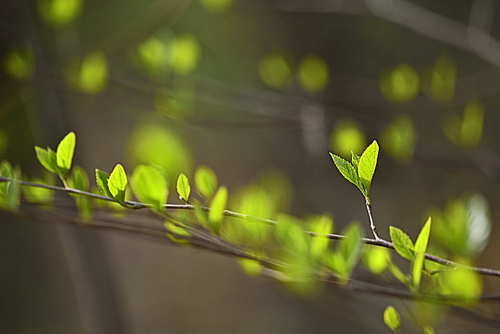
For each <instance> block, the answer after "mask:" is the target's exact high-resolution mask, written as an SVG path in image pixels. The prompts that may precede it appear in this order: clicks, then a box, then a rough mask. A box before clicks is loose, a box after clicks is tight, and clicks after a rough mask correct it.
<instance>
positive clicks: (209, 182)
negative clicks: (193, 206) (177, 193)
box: [194, 166, 217, 198]
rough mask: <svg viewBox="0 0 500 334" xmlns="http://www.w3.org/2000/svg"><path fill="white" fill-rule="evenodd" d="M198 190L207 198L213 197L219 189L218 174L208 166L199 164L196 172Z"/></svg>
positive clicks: (195, 179)
mask: <svg viewBox="0 0 500 334" xmlns="http://www.w3.org/2000/svg"><path fill="white" fill-rule="evenodd" d="M194 182H195V184H196V190H197V191H198V193H199V194H200V195H202V196H203V197H205V198H212V196H213V195H214V194H215V191H216V190H217V175H216V174H215V172H214V171H213V170H212V169H211V168H210V167H208V166H199V167H198V168H197V169H196V171H195V172H194Z"/></svg>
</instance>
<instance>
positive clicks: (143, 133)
mask: <svg viewBox="0 0 500 334" xmlns="http://www.w3.org/2000/svg"><path fill="white" fill-rule="evenodd" d="M128 156H129V159H130V162H131V163H132V165H137V164H146V165H147V164H150V163H152V162H153V163H155V164H157V165H159V166H161V167H163V168H164V169H165V171H166V172H167V174H168V181H169V182H168V183H169V184H170V185H175V181H176V180H177V176H178V175H179V174H180V173H183V172H184V173H189V171H191V169H192V165H193V157H192V153H191V151H190V149H189V147H188V146H187V144H186V143H185V142H184V140H183V139H182V137H181V136H180V135H179V134H178V133H176V132H175V131H174V130H173V129H171V128H169V127H168V126H162V125H161V124H159V123H155V122H150V121H145V122H143V123H140V124H138V125H137V127H136V128H135V129H134V131H133V132H132V135H131V138H130V141H129V145H128Z"/></svg>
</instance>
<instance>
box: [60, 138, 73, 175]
mask: <svg viewBox="0 0 500 334" xmlns="http://www.w3.org/2000/svg"><path fill="white" fill-rule="evenodd" d="M75 145H76V136H75V133H74V132H70V133H68V134H67V135H66V136H65V137H64V138H63V139H62V140H61V142H60V143H59V145H58V146H57V151H56V161H57V167H59V170H60V171H61V172H62V174H63V175H62V176H63V177H66V175H67V173H68V171H69V170H70V169H71V163H72V161H73V154H74V153H75Z"/></svg>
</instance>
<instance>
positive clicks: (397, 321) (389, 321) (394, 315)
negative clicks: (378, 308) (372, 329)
mask: <svg viewBox="0 0 500 334" xmlns="http://www.w3.org/2000/svg"><path fill="white" fill-rule="evenodd" d="M384 322H385V324H386V325H387V327H389V328H390V329H392V330H393V331H395V332H396V331H398V330H399V326H401V317H400V316H399V313H398V311H396V309H395V308H394V307H392V306H387V308H386V309H385V311H384Z"/></svg>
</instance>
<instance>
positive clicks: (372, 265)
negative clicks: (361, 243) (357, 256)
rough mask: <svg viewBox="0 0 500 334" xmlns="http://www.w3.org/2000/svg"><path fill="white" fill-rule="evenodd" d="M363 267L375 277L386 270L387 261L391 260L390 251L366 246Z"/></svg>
mask: <svg viewBox="0 0 500 334" xmlns="http://www.w3.org/2000/svg"><path fill="white" fill-rule="evenodd" d="M362 260H363V265H364V266H365V267H366V268H367V269H368V270H370V271H371V272H372V273H374V274H375V275H380V274H382V273H383V272H385V271H386V269H387V266H388V265H387V261H388V260H389V261H390V260H391V251H390V250H389V249H387V248H384V247H378V246H373V245H366V246H365V251H364V252H363V259H362Z"/></svg>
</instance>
